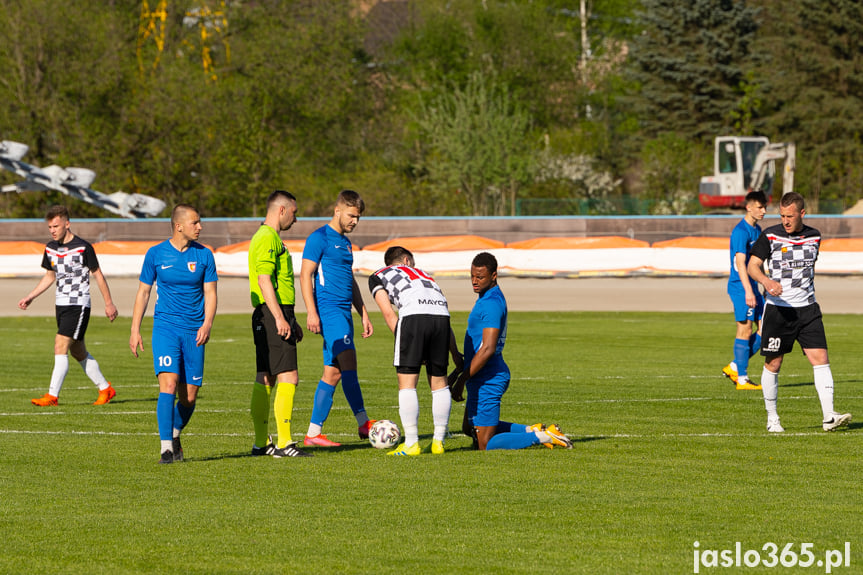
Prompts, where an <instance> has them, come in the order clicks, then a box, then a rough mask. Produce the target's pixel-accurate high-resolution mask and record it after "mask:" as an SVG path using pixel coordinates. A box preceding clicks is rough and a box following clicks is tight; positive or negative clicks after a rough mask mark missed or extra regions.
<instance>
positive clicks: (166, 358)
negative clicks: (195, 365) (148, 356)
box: [159, 355, 173, 367]
mask: <svg viewBox="0 0 863 575" xmlns="http://www.w3.org/2000/svg"><path fill="white" fill-rule="evenodd" d="M172 363H173V360H172V359H171V356H170V355H160V356H159V367H171V364H172Z"/></svg>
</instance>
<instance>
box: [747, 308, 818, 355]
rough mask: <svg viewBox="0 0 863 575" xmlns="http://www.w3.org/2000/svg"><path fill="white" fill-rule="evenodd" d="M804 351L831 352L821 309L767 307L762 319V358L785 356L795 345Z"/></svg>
mask: <svg viewBox="0 0 863 575" xmlns="http://www.w3.org/2000/svg"><path fill="white" fill-rule="evenodd" d="M795 341H797V342H799V343H800V347H801V348H803V349H827V336H826V335H825V334H824V322H823V321H822V320H821V306H819V305H818V304H817V303H813V304H811V305H807V306H805V307H783V306H778V305H772V304H768V305H766V306H764V318H763V319H762V320H761V355H785V354H786V353H788V352H790V351H791V350H792V349H793V348H794V342H795Z"/></svg>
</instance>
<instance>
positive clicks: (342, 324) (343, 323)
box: [319, 309, 356, 365]
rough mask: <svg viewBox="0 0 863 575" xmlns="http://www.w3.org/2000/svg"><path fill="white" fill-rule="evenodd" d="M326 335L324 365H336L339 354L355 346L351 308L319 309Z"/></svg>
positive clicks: (322, 327) (323, 331)
mask: <svg viewBox="0 0 863 575" xmlns="http://www.w3.org/2000/svg"><path fill="white" fill-rule="evenodd" d="M319 312H320V317H321V330H322V335H323V336H324V365H335V361H336V358H337V357H339V354H340V353H342V352H343V351H345V350H348V349H356V347H354V319H353V317H351V310H350V309H348V310H347V311H345V310H341V309H326V310H319Z"/></svg>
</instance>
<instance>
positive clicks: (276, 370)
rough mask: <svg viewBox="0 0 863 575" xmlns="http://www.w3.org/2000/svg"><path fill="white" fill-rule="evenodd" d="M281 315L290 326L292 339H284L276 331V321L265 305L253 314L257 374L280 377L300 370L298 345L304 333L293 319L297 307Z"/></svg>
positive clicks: (288, 308) (290, 306) (285, 307)
mask: <svg viewBox="0 0 863 575" xmlns="http://www.w3.org/2000/svg"><path fill="white" fill-rule="evenodd" d="M282 313H283V314H284V315H285V319H286V320H287V321H288V323H289V324H291V337H289V338H288V339H284V338H283V337H281V336H280V335H279V333H278V331H276V320H275V318H274V317H273V314H272V313H271V312H270V309H269V308H268V307H267V306H266V305H263V304H262V305H259V306H257V307H256V308H255V311H254V312H252V334H253V336H254V339H255V366H256V367H257V371H258V373H269V374H271V375H278V374H280V373H284V372H286V371H295V370H296V369H297V342H299V341H300V340H301V339H303V331H302V329H301V328H300V326H299V324H298V323H297V319H296V318H295V317H294V306H292V305H283V306H282Z"/></svg>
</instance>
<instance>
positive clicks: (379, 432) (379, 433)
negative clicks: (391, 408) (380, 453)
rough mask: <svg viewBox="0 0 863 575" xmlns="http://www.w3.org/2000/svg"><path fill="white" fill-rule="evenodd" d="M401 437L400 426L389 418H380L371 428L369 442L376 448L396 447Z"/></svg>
mask: <svg viewBox="0 0 863 575" xmlns="http://www.w3.org/2000/svg"><path fill="white" fill-rule="evenodd" d="M401 438H402V432H401V430H400V429H399V426H398V425H396V424H395V423H393V422H392V421H390V420H389V419H379V420H378V421H376V422H375V423H374V425H372V428H371V429H370V430H369V443H371V444H372V447H374V448H376V449H389V448H390V447H395V446H396V444H397V443H398V442H399V440H400V439H401Z"/></svg>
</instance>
